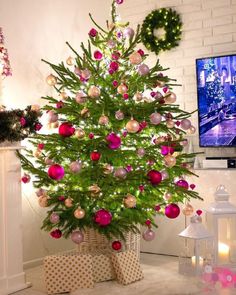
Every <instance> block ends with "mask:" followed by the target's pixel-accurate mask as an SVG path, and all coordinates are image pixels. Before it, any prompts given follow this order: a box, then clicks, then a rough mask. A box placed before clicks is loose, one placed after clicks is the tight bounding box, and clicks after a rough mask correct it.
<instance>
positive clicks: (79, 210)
mask: <svg viewBox="0 0 236 295" xmlns="http://www.w3.org/2000/svg"><path fill="white" fill-rule="evenodd" d="M74 216H75V218H77V219H82V218H84V216H85V211H84V209H82V208H80V207H79V208H77V209H76V210H75V211H74Z"/></svg>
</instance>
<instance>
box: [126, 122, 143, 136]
mask: <svg viewBox="0 0 236 295" xmlns="http://www.w3.org/2000/svg"><path fill="white" fill-rule="evenodd" d="M125 127H126V130H127V131H128V132H129V133H136V132H138V131H139V127H140V126H139V122H137V121H136V120H134V119H131V120H130V121H129V122H128V123H127V124H126V126H125Z"/></svg>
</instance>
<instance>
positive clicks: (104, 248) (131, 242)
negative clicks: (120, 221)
mask: <svg viewBox="0 0 236 295" xmlns="http://www.w3.org/2000/svg"><path fill="white" fill-rule="evenodd" d="M124 236H125V242H123V243H122V248H123V249H124V250H133V251H134V252H135V253H136V255H137V257H138V258H139V257H140V234H134V233H132V232H127V233H125V235H124ZM97 251H99V252H111V241H109V240H108V239H107V238H106V236H104V235H102V234H100V233H99V232H97V231H96V230H94V229H93V228H88V229H86V230H85V232H84V241H83V242H82V243H81V244H80V245H79V246H78V252H80V253H88V252H97Z"/></svg>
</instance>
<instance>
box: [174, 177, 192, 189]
mask: <svg viewBox="0 0 236 295" xmlns="http://www.w3.org/2000/svg"><path fill="white" fill-rule="evenodd" d="M176 185H177V186H179V187H182V188H185V189H188V187H189V185H188V182H187V181H186V180H184V179H180V180H178V181H177V182H176Z"/></svg>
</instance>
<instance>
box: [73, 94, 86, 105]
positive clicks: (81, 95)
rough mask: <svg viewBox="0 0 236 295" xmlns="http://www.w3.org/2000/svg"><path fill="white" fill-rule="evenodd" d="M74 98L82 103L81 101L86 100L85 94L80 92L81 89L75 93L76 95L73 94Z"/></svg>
mask: <svg viewBox="0 0 236 295" xmlns="http://www.w3.org/2000/svg"><path fill="white" fill-rule="evenodd" d="M75 100H76V102H77V103H79V104H83V103H85V102H86V100H87V99H86V95H85V93H84V92H82V91H80V92H78V93H77V94H76V96H75Z"/></svg>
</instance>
